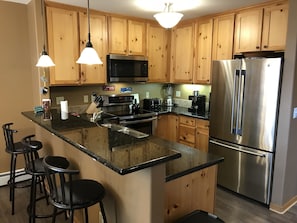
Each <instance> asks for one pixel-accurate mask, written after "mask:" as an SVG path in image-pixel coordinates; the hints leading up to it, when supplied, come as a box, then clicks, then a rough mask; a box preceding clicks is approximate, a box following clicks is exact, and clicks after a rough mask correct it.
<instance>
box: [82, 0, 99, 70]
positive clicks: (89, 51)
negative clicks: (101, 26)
mask: <svg viewBox="0 0 297 223" xmlns="http://www.w3.org/2000/svg"><path fill="white" fill-rule="evenodd" d="M87 1H88V8H87V16H88V42H87V44H86V47H85V48H84V49H83V51H82V52H81V54H80V57H79V58H78V60H77V61H76V63H79V64H88V65H92V64H103V62H102V61H101V59H100V58H99V56H98V54H97V52H96V50H95V49H94V48H93V45H92V43H91V33H90V13H89V10H90V3H89V0H87Z"/></svg>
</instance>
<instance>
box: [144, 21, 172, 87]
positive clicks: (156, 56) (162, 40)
mask: <svg viewBox="0 0 297 223" xmlns="http://www.w3.org/2000/svg"><path fill="white" fill-rule="evenodd" d="M168 37H169V31H168V30H167V29H164V28H162V27H161V26H160V25H159V24H155V23H149V24H148V25H147V54H148V61H149V77H148V80H149V82H168V81H169V69H168V67H169V66H168Z"/></svg>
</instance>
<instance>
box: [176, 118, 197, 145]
mask: <svg viewBox="0 0 297 223" xmlns="http://www.w3.org/2000/svg"><path fill="white" fill-rule="evenodd" d="M178 142H179V143H182V144H185V145H188V146H191V147H195V142H196V118H192V117H187V116H183V115H180V116H179V127H178Z"/></svg>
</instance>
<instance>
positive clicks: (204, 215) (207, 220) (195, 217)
mask: <svg viewBox="0 0 297 223" xmlns="http://www.w3.org/2000/svg"><path fill="white" fill-rule="evenodd" d="M175 223H224V221H223V220H222V219H220V218H219V217H218V216H216V215H214V214H210V213H208V212H205V211H201V210H195V211H193V212H191V213H189V214H187V215H185V216H184V217H182V218H180V219H179V220H177V221H176V222H175Z"/></svg>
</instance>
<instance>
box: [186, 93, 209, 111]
mask: <svg viewBox="0 0 297 223" xmlns="http://www.w3.org/2000/svg"><path fill="white" fill-rule="evenodd" d="M189 100H192V106H191V108H189V109H188V111H189V112H192V113H194V114H204V113H205V101H206V96H205V95H199V91H194V92H193V95H191V96H189Z"/></svg>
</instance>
